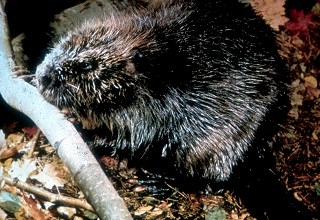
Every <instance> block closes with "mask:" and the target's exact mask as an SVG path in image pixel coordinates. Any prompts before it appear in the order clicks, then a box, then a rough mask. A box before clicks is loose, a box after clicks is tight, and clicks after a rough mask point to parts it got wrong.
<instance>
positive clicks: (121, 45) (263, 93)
mask: <svg viewBox="0 0 320 220" xmlns="http://www.w3.org/2000/svg"><path fill="white" fill-rule="evenodd" d="M277 49H278V48H277V43H276V38H275V34H274V33H273V31H272V30H271V28H270V27H269V26H268V25H267V24H266V23H265V21H264V20H263V19H262V18H261V17H260V16H258V15H257V14H256V13H255V11H254V10H253V9H252V8H251V7H250V6H248V5H245V4H244V3H240V2H238V1H237V0H214V1H212V0H203V1H197V0H175V1H174V0H166V1H163V2H160V1H158V2H156V3H154V4H151V6H150V7H149V8H147V9H145V8H143V9H134V10H130V11H129V12H115V13H114V14H112V15H97V16H96V18H93V19H92V20H91V21H86V22H85V23H84V24H83V25H82V26H80V27H77V28H75V29H73V30H71V31H70V32H69V33H68V34H67V35H66V36H63V37H61V38H60V39H59V41H58V42H56V43H55V44H54V45H53V46H52V50H51V51H50V52H49V53H48V54H47V55H46V56H45V58H44V60H43V61H42V63H41V64H40V65H39V66H38V67H37V70H36V81H37V87H38V88H39V91H40V93H41V94H42V95H43V96H44V97H45V99H47V100H48V101H49V102H51V103H53V104H55V105H56V106H58V107H60V108H62V107H66V108H68V109H69V110H70V111H71V113H73V114H75V115H76V116H77V117H78V118H79V120H80V121H81V122H82V125H83V127H84V129H86V130H88V133H91V134H93V137H92V138H91V139H90V140H88V141H89V143H90V145H91V146H94V147H103V148H104V149H105V150H106V151H108V152H109V153H110V154H111V155H112V156H118V157H120V158H127V159H128V160H129V161H133V164H135V165H137V166H142V167H146V168H147V169H149V170H150V171H152V172H155V173H161V174H162V175H164V176H168V177H174V179H175V180H177V183H178V182H180V183H181V184H180V185H179V184H178V185H179V186H181V187H182V188H185V189H186V190H203V191H206V192H212V191H216V190H218V189H220V188H228V187H230V188H232V189H233V190H235V191H236V192H238V194H239V195H240V196H241V198H242V199H243V201H244V203H245V204H246V205H247V206H248V208H249V207H253V208H252V209H250V208H249V209H250V211H251V212H252V213H253V215H254V216H256V217H257V218H258V219H283V218H286V219H301V217H299V216H300V213H302V212H300V211H299V210H298V209H297V208H296V204H295V201H293V200H291V197H290V196H289V195H288V193H287V192H286V190H285V188H284V187H283V186H282V185H281V184H280V182H279V181H278V178H277V176H276V174H275V171H274V164H273V163H274V161H273V157H272V153H271V152H269V148H268V141H269V140H270V138H271V137H272V135H273V134H274V133H275V131H277V129H278V128H279V125H281V123H282V122H283V121H284V120H285V118H286V115H287V109H288V106H289V104H288V103H289V102H288V87H287V85H288V82H289V80H290V79H289V76H288V72H287V70H286V68H285V65H284V63H283V61H282V59H281V57H280V56H279V54H278V51H277ZM179 180H180V181H179ZM186 182H188V185H187V184H185V183H186ZM289 197H290V198H289ZM287 198H288V199H287ZM304 219H305V218H304Z"/></svg>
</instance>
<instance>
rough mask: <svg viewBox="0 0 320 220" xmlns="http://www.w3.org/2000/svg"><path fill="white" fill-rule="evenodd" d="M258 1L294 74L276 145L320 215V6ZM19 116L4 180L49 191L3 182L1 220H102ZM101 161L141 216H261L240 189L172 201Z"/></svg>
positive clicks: (4, 147)
mask: <svg viewBox="0 0 320 220" xmlns="http://www.w3.org/2000/svg"><path fill="white" fill-rule="evenodd" d="M251 3H252V5H253V6H254V7H255V9H256V10H257V11H259V12H260V13H261V14H262V15H263V17H264V18H265V19H266V20H268V21H269V22H270V24H271V26H272V27H273V28H274V29H275V31H276V34H277V36H278V39H279V46H280V49H279V52H280V54H281V55H282V56H283V58H284V59H285V61H286V63H287V66H288V69H289V70H290V74H291V76H292V82H291V86H290V87H291V105H292V109H291V111H290V112H289V117H288V120H287V122H286V124H285V125H284V128H283V130H282V131H280V132H279V133H278V134H277V135H276V136H275V137H274V142H273V143H271V144H270V147H271V148H272V149H273V150H274V152H275V157H276V159H277V169H278V172H279V176H281V181H282V182H283V184H284V185H285V186H286V187H287V189H288V190H289V192H290V193H292V194H293V195H294V197H295V198H296V199H297V200H298V201H300V202H301V203H302V204H303V205H305V206H306V207H307V208H308V209H309V210H311V211H313V212H318V213H319V212H320V159H319V158H320V97H319V95H320V90H319V80H320V32H319V29H320V1H319V0H318V1H317V3H315V4H312V5H311V6H309V7H307V6H306V7H296V8H289V9H288V8H287V9H286V10H285V8H284V6H283V5H284V1H280V0H273V1H272V0H271V1H263V0H253V1H252V2H251ZM0 107H1V106H0ZM3 111H4V110H3ZM11 116H12V118H10V119H7V120H5V122H3V123H2V124H1V126H2V130H3V131H4V134H2V133H0V176H1V175H3V174H4V173H6V174H9V175H10V177H11V178H13V179H14V178H18V179H19V180H20V181H22V182H25V183H27V184H29V185H28V186H31V188H33V189H39V191H41V192H42V193H43V194H37V193H35V192H34V193H31V192H30V190H29V188H28V187H26V186H17V185H15V184H14V183H13V184H11V185H10V184H4V183H2V182H0V219H97V216H96V215H95V214H94V212H91V211H88V210H86V209H84V208H80V207H78V206H77V205H76V203H75V202H74V201H76V200H81V201H83V200H84V196H83V194H82V192H81V191H80V190H79V189H78V187H77V186H76V183H75V182H74V180H73V178H72V177H71V176H70V174H69V172H68V170H67V168H66V167H65V166H64V165H63V164H62V162H61V161H60V160H59V158H58V157H57V156H56V153H55V151H54V150H53V148H52V147H51V146H50V145H49V144H48V142H47V140H46V138H45V137H44V136H43V135H42V133H41V132H40V131H39V130H38V129H37V127H35V126H34V125H32V123H31V124H30V123H29V122H28V121H27V122H26V121H25V120H24V119H23V118H21V116H19V117H17V116H16V115H11ZM2 136H3V137H2ZM99 160H100V162H101V163H102V164H103V165H106V166H107V167H108V169H109V171H108V173H109V174H110V178H111V179H112V181H113V182H114V185H115V187H116V188H117V190H118V192H119V194H120V195H121V197H122V198H123V199H124V201H125V202H126V204H127V206H128V208H129V210H130V212H131V214H132V216H133V217H134V219H204V218H206V219H233V220H241V219H246V220H251V219H254V218H253V217H251V216H250V213H249V212H248V211H247V210H246V208H245V207H244V206H243V205H242V203H241V200H240V199H239V198H237V197H236V196H234V195H233V193H232V192H225V193H221V194H219V195H196V194H186V193H184V192H181V191H179V190H177V189H175V188H173V187H171V186H168V187H171V190H172V194H171V195H170V196H169V197H167V198H162V199H159V198H157V197H154V196H152V195H144V196H140V194H139V193H137V192H133V191H131V190H130V189H132V183H131V182H130V181H127V180H128V179H131V178H134V177H135V170H134V169H128V168H127V167H126V164H125V163H121V164H120V167H119V166H116V165H117V161H115V160H114V159H112V158H108V157H103V158H100V159H99ZM116 167H117V168H116ZM50 193H54V194H55V195H64V196H66V197H68V198H70V202H68V203H65V204H64V205H58V204H55V203H54V202H48V201H49V200H50V198H51V199H52V197H53V195H52V194H50ZM44 198H45V199H44ZM73 199H74V200H73ZM31 216H32V217H31Z"/></svg>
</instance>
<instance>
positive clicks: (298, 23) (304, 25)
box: [285, 9, 312, 35]
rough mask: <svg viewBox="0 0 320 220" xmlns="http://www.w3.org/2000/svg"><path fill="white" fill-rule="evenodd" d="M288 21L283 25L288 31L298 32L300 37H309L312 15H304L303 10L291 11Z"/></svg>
mask: <svg viewBox="0 0 320 220" xmlns="http://www.w3.org/2000/svg"><path fill="white" fill-rule="evenodd" d="M289 13H290V18H291V19H290V20H289V21H287V22H286V23H285V27H286V28H287V30H288V31H292V32H294V33H296V32H299V33H300V34H302V35H309V29H308V27H309V24H310V23H311V22H312V13H311V12H309V13H307V14H305V12H304V11H303V10H297V9H291V10H290V11H289Z"/></svg>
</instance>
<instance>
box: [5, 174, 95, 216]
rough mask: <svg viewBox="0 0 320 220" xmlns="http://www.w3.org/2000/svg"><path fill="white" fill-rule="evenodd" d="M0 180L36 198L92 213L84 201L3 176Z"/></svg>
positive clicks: (90, 207)
mask: <svg viewBox="0 0 320 220" xmlns="http://www.w3.org/2000/svg"><path fill="white" fill-rule="evenodd" d="M2 180H4V181H5V183H6V184H7V185H10V186H16V187H17V188H19V189H22V190H25V191H27V192H30V193H32V194H34V195H36V196H39V197H41V198H42V199H44V200H46V201H49V202H52V203H55V204H62V205H66V206H73V207H74V206H75V207H79V208H83V209H86V210H89V211H92V212H94V210H93V208H92V206H91V205H90V204H89V203H87V201H85V200H82V199H76V198H72V197H67V196H62V195H58V194H54V193H51V192H49V191H47V190H44V189H41V188H38V187H36V186H33V185H31V184H28V183H24V182H21V181H19V180H17V181H15V180H12V179H10V178H8V177H4V176H2V177H0V181H2Z"/></svg>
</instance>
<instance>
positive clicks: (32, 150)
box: [28, 129, 41, 158]
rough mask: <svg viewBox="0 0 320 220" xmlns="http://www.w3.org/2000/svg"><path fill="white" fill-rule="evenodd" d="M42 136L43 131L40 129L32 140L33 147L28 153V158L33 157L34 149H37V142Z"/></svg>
mask: <svg viewBox="0 0 320 220" xmlns="http://www.w3.org/2000/svg"><path fill="white" fill-rule="evenodd" d="M40 134H41V131H40V129H38V130H37V133H36V134H35V135H34V136H33V137H32V139H31V140H30V142H31V147H30V150H29V152H28V158H31V157H32V154H33V152H34V149H35V147H36V143H37V140H38V139H39V136H40Z"/></svg>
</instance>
